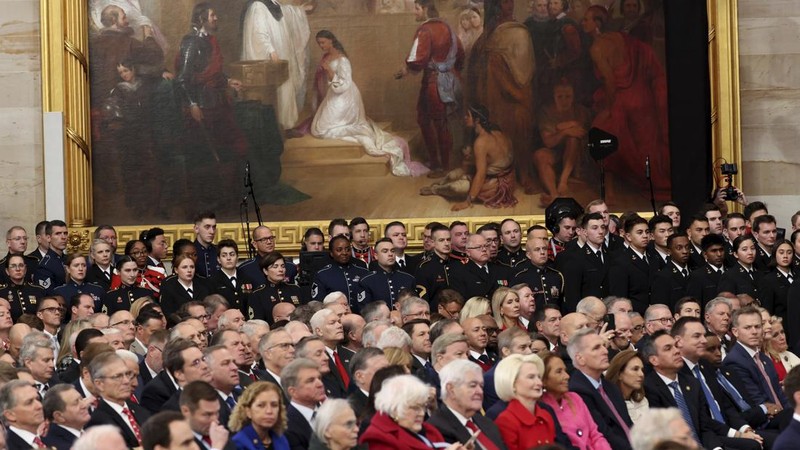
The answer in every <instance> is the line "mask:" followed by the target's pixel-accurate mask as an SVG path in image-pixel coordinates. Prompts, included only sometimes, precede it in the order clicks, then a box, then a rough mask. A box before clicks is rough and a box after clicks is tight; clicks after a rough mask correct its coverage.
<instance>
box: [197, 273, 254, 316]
mask: <svg viewBox="0 0 800 450" xmlns="http://www.w3.org/2000/svg"><path fill="white" fill-rule="evenodd" d="M206 281H207V283H206V284H208V285H209V287H211V291H212V292H213V293H215V294H219V295H221V296H223V297H225V300H227V301H228V307H229V308H232V309H238V310H240V311H241V312H242V314H244V315H246V314H247V295H248V294H250V293H251V292H252V291H253V285H252V283H250V282H249V281H248V280H247V279H246V277H245V276H244V275H243V274H242V273H241V271H240V270H239V269H236V275H235V276H234V277H233V278H230V277H228V274H226V273H225V272H224V271H223V270H219V271H217V273H215V274H214V275H212V276H211V277H210V278H208V279H207V280H206ZM234 283H235V284H234Z"/></svg>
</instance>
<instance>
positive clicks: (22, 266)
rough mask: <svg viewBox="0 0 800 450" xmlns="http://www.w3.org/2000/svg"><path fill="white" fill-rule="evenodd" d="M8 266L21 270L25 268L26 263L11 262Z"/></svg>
mask: <svg viewBox="0 0 800 450" xmlns="http://www.w3.org/2000/svg"><path fill="white" fill-rule="evenodd" d="M8 268H9V269H11V270H20V269H24V268H25V264H9V265H8Z"/></svg>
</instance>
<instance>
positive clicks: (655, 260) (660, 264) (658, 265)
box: [647, 241, 669, 274]
mask: <svg viewBox="0 0 800 450" xmlns="http://www.w3.org/2000/svg"><path fill="white" fill-rule="evenodd" d="M666 258H669V256H667V257H666ZM666 258H665V257H664V256H661V253H660V252H659V251H658V250H657V249H656V245H655V243H654V242H653V241H650V243H649V244H647V259H648V260H649V261H650V269H651V270H652V271H653V274H655V273H657V272H658V271H659V270H661V269H663V268H664V266H666V265H667V262H668V261H667V259H666Z"/></svg>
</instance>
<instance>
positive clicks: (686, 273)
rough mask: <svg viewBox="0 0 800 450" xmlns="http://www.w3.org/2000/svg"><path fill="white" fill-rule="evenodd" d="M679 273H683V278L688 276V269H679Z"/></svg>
mask: <svg viewBox="0 0 800 450" xmlns="http://www.w3.org/2000/svg"><path fill="white" fill-rule="evenodd" d="M681 274H682V275H683V278H686V277H688V276H689V270H688V269H681Z"/></svg>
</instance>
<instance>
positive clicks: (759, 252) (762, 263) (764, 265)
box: [753, 244, 770, 272]
mask: <svg viewBox="0 0 800 450" xmlns="http://www.w3.org/2000/svg"><path fill="white" fill-rule="evenodd" d="M769 260H770V255H768V254H767V252H766V251H765V250H764V248H763V247H761V244H756V259H754V260H753V268H754V269H756V270H757V271H760V272H766V271H767V270H769Z"/></svg>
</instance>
